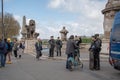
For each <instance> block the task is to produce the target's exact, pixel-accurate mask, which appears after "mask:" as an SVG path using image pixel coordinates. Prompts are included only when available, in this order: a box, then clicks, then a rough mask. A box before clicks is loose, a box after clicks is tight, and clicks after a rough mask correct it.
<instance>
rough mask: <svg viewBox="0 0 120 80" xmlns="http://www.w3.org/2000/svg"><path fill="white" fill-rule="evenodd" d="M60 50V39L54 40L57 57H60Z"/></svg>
mask: <svg viewBox="0 0 120 80" xmlns="http://www.w3.org/2000/svg"><path fill="white" fill-rule="evenodd" d="M61 48H62V41H61V40H60V37H58V38H57V40H56V52H57V56H61Z"/></svg>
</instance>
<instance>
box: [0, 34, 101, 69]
mask: <svg viewBox="0 0 120 80" xmlns="http://www.w3.org/2000/svg"><path fill="white" fill-rule="evenodd" d="M81 43H82V39H81V37H78V36H74V35H71V36H70V37H69V39H68V40H67V43H66V51H65V53H66V55H67V59H68V58H69V57H73V58H75V56H76V55H75V54H76V53H78V54H79V57H80V44H81ZM48 44H49V58H53V57H54V55H55V54H54V52H56V56H62V52H61V48H62V46H63V43H62V41H61V40H60V38H59V37H57V39H56V40H55V39H54V36H50V39H49V41H48ZM101 46H102V41H101V39H100V38H99V34H95V35H94V36H92V42H91V46H90V48H89V52H90V53H89V54H90V56H89V61H90V62H89V64H90V65H89V66H90V69H91V70H100V51H101ZM24 49H25V42H24V41H18V40H17V39H14V40H13V41H12V40H11V39H10V38H7V39H2V38H0V67H5V64H6V63H7V64H11V63H12V60H11V55H12V54H14V57H15V58H16V59H17V58H21V57H22V53H24ZM35 49H36V59H37V60H39V59H40V57H41V56H42V50H43V47H42V40H41V39H40V38H38V40H37V42H36V43H35ZM66 69H68V62H67V61H66Z"/></svg>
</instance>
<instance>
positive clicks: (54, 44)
mask: <svg viewBox="0 0 120 80" xmlns="http://www.w3.org/2000/svg"><path fill="white" fill-rule="evenodd" d="M62 45H63V43H62V41H61V40H60V38H59V37H58V38H57V40H55V39H54V36H51V37H50V40H49V41H48V47H49V57H54V51H56V56H61V48H62ZM35 48H36V53H37V54H36V59H38V60H39V59H40V57H41V56H42V52H41V51H42V49H43V48H42V40H41V39H40V38H39V39H38V41H37V42H36V43H35Z"/></svg>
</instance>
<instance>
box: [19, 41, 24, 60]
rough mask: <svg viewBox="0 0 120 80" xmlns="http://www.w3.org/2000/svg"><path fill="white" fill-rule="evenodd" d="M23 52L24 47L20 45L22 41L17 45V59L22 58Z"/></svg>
mask: <svg viewBox="0 0 120 80" xmlns="http://www.w3.org/2000/svg"><path fill="white" fill-rule="evenodd" d="M23 50H24V45H23V44H22V41H20V42H19V45H18V54H19V58H21V57H22V53H23Z"/></svg>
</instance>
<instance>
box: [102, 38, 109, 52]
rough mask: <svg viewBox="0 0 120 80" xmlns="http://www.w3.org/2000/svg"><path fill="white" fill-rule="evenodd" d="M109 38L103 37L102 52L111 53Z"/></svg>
mask: <svg viewBox="0 0 120 80" xmlns="http://www.w3.org/2000/svg"><path fill="white" fill-rule="evenodd" d="M109 42H110V41H109V39H102V50H101V53H103V54H109Z"/></svg>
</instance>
